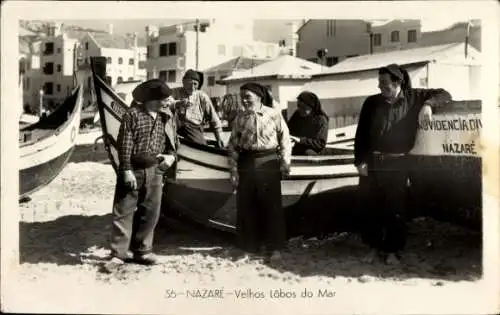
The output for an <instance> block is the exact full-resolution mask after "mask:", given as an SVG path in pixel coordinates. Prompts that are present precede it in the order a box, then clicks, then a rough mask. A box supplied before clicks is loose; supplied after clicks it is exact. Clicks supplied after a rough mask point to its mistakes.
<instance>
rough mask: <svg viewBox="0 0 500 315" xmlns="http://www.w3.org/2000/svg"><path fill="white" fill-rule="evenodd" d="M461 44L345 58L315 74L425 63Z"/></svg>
mask: <svg viewBox="0 0 500 315" xmlns="http://www.w3.org/2000/svg"><path fill="white" fill-rule="evenodd" d="M461 45H462V46H463V45H464V44H463V43H451V44H444V45H436V46H428V47H419V48H413V49H405V50H396V51H390V52H382V53H376V54H371V55H362V56H358V57H352V58H347V59H345V60H343V61H341V62H339V63H338V64H336V65H334V66H332V67H330V68H329V69H327V70H325V71H323V72H321V73H319V74H317V75H329V74H338V73H349V72H356V71H365V70H372V69H378V68H380V67H383V66H386V65H388V64H391V63H396V64H399V65H410V64H417V63H427V62H430V61H433V60H436V58H438V57H442V56H444V55H445V53H447V52H449V51H450V50H451V49H452V48H456V47H457V46H461Z"/></svg>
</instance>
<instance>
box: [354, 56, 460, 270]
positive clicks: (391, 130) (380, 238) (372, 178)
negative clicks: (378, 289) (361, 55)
mask: <svg viewBox="0 0 500 315" xmlns="http://www.w3.org/2000/svg"><path fill="white" fill-rule="evenodd" d="M379 89H380V91H381V93H380V94H377V95H372V96H370V97H368V98H367V99H366V100H365V102H364V104H363V107H362V109H361V113H360V118H359V123H358V128H357V131H356V138H355V144H354V151H355V165H356V167H357V168H358V171H359V174H360V175H361V176H360V193H361V198H360V200H361V203H362V205H361V206H362V207H363V210H364V211H366V212H363V214H362V216H363V221H364V224H363V227H362V238H363V241H364V242H365V243H366V244H367V245H369V246H370V247H371V249H372V250H371V252H370V254H369V255H368V256H367V257H366V259H365V261H366V262H369V263H371V262H373V261H374V259H375V258H377V257H380V258H382V259H384V260H385V262H386V263H388V264H397V263H399V261H400V258H401V256H400V251H401V250H403V248H404V246H405V243H406V215H407V212H406V208H407V202H408V200H407V189H408V184H409V179H408V165H407V162H408V161H407V158H406V155H407V154H408V152H409V151H411V149H412V148H413V145H414V143H415V139H416V134H417V128H418V124H419V123H420V124H425V123H427V122H428V121H429V120H430V119H431V114H432V109H433V108H435V107H437V106H439V105H441V104H443V103H445V102H447V101H450V100H451V95H450V94H449V93H448V92H447V91H445V90H443V89H413V88H411V82H410V78H409V76H408V72H406V70H404V69H402V68H401V67H399V66H398V65H396V64H391V65H389V66H387V67H383V68H381V69H380V70H379Z"/></svg>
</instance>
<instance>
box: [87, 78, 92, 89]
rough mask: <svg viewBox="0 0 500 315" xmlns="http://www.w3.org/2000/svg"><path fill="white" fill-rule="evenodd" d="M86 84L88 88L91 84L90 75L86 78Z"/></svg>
mask: <svg viewBox="0 0 500 315" xmlns="http://www.w3.org/2000/svg"><path fill="white" fill-rule="evenodd" d="M87 86H88V88H89V89H90V87H91V86H92V77H88V78H87Z"/></svg>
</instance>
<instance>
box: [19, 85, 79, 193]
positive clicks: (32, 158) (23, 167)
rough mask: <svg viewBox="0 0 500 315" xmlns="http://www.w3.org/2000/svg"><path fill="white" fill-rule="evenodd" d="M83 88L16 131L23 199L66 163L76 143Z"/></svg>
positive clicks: (50, 178) (49, 179) (77, 89)
mask: <svg viewBox="0 0 500 315" xmlns="http://www.w3.org/2000/svg"><path fill="white" fill-rule="evenodd" d="M81 107H82V89H81V87H77V88H76V89H75V90H74V91H73V93H72V95H71V96H69V97H68V98H67V99H66V100H65V101H64V103H63V104H62V105H61V106H59V107H58V108H57V109H56V110H55V111H54V112H52V113H51V114H50V115H48V116H46V117H42V118H41V119H40V120H39V121H38V122H35V123H33V124H29V125H27V126H24V127H21V128H20V130H19V149H20V159H19V164H20V165H19V197H20V199H24V198H25V197H27V196H29V195H30V194H32V193H33V192H35V191H37V190H39V189H40V188H42V187H44V186H46V185H47V184H49V183H50V182H51V181H52V180H53V179H54V178H55V177H56V176H57V175H58V174H59V173H60V172H61V170H62V169H63V168H64V166H66V164H67V163H68V161H69V158H70V157H71V153H72V152H73V150H74V147H75V144H76V137H77V135H78V130H79V124H80V113H81Z"/></svg>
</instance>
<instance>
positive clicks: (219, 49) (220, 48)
mask: <svg viewBox="0 0 500 315" xmlns="http://www.w3.org/2000/svg"><path fill="white" fill-rule="evenodd" d="M217 53H218V54H219V55H221V56H225V55H226V45H218V46H217Z"/></svg>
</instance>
